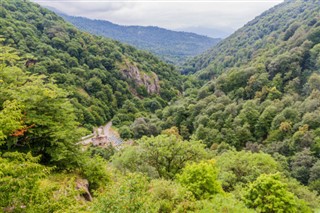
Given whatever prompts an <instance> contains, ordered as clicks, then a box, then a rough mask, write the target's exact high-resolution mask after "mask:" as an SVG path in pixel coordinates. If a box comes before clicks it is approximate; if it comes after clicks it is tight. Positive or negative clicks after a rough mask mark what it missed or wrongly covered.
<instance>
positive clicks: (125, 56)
mask: <svg viewBox="0 0 320 213" xmlns="http://www.w3.org/2000/svg"><path fill="white" fill-rule="evenodd" d="M0 13H1V14H0V22H1V26H0V35H1V36H2V37H4V38H5V41H4V45H10V46H11V47H14V48H16V49H17V50H18V51H19V52H20V55H21V56H22V57H23V58H24V60H25V64H24V65H23V66H25V68H26V69H27V70H28V71H29V72H31V73H34V74H43V75H45V76H49V77H52V78H54V79H55V82H56V83H57V84H58V85H59V86H60V87H62V88H64V89H66V90H67V91H68V93H69V97H70V98H71V102H72V103H73V105H74V106H75V107H76V113H77V118H78V120H79V121H80V122H81V123H82V124H83V125H85V126H86V127H91V126H92V125H101V124H103V123H105V122H106V121H108V120H110V119H111V118H112V117H113V116H114V115H115V114H116V113H117V111H118V109H120V108H122V106H124V105H126V106H128V105H132V102H131V101H133V102H134V103H135V105H137V106H139V107H138V108H139V113H140V116H141V114H143V113H148V112H151V111H154V110H155V109H159V108H162V107H163V106H165V105H166V103H167V101H169V100H170V99H171V98H173V97H175V96H177V95H178V93H179V90H180V89H181V86H180V85H181V77H180V75H179V73H178V71H176V69H175V68H174V67H173V66H171V65H167V64H165V63H164V62H162V61H160V60H159V59H157V58H156V57H154V56H153V55H151V54H149V53H147V52H143V51H138V50H136V49H135V48H133V47H131V46H128V45H124V44H121V43H119V42H116V41H112V40H110V39H106V38H102V37H97V36H93V35H90V34H88V33H84V32H81V31H79V30H78V29H76V28H75V27H73V26H72V25H71V24H68V23H66V22H65V21H64V20H63V19H62V18H61V17H59V16H57V15H56V14H54V13H53V12H51V11H49V10H48V9H45V8H42V7H40V6H39V5H37V4H33V3H30V2H28V1H21V0H14V1H11V0H10V1H8V0H4V1H1V10H0ZM130 100H131V101H130ZM127 108H128V107H125V108H124V110H123V111H124V114H125V113H126V110H130V109H127ZM134 117H135V115H131V117H128V116H127V117H122V120H123V121H124V120H126V121H130V120H131V121H133V120H134Z"/></svg>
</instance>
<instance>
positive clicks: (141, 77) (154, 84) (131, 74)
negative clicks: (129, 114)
mask: <svg viewBox="0 0 320 213" xmlns="http://www.w3.org/2000/svg"><path fill="white" fill-rule="evenodd" d="M126 65H127V67H126V68H125V69H123V70H122V73H123V75H124V76H125V77H126V78H128V79H131V80H133V82H134V83H135V84H137V85H138V86H144V87H145V89H146V91H147V92H148V94H153V93H157V94H158V93H159V91H160V84H159V78H158V76H157V74H155V73H154V72H150V73H148V74H147V73H143V72H141V71H140V70H139V69H138V67H136V66H134V65H132V64H128V63H126Z"/></svg>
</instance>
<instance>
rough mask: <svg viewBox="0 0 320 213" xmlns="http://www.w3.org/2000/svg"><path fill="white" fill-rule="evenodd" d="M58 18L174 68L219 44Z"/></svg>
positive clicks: (151, 30) (185, 35)
mask: <svg viewBox="0 0 320 213" xmlns="http://www.w3.org/2000/svg"><path fill="white" fill-rule="evenodd" d="M58 14H59V15H60V16H61V17H63V18H64V19H65V20H66V21H68V22H70V23H72V24H73V25H74V26H76V27H78V28H79V29H81V30H84V31H86V32H89V33H92V34H94V35H99V36H104V37H107V38H112V39H115V40H117V41H120V42H124V43H127V44H130V45H133V46H135V47H137V48H139V49H142V50H147V51H150V52H152V53H154V54H156V55H157V56H159V57H160V58H161V59H163V60H164V61H166V62H169V63H173V64H178V65H181V64H183V63H184V62H185V61H186V60H187V59H188V58H190V57H192V56H196V55H198V54H201V53H203V52H204V51H206V50H208V49H209V48H212V47H213V46H214V45H216V44H217V43H218V42H219V41H220V40H221V39H219V38H210V37H207V36H202V35H198V34H195V33H188V32H176V31H172V30H166V29H163V28H159V27H152V26H149V27H143V26H122V25H117V24H113V23H111V22H109V21H103V20H91V19H88V18H83V17H76V16H68V15H66V14H63V13H58Z"/></svg>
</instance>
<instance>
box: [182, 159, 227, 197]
mask: <svg viewBox="0 0 320 213" xmlns="http://www.w3.org/2000/svg"><path fill="white" fill-rule="evenodd" d="M217 176H218V169H217V168H216V166H215V161H214V160H210V161H201V162H199V163H191V164H187V165H186V167H185V168H183V169H182V173H181V174H178V175H177V181H178V182H179V183H181V184H182V185H183V186H184V187H186V188H187V189H188V190H189V191H191V192H192V193H193V195H194V196H195V198H196V199H198V200H200V199H207V198H209V197H211V196H212V195H215V194H221V193H223V190H222V187H221V184H220V183H219V181H218V180H217Z"/></svg>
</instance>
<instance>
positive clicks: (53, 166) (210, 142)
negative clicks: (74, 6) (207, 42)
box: [0, 0, 320, 213]
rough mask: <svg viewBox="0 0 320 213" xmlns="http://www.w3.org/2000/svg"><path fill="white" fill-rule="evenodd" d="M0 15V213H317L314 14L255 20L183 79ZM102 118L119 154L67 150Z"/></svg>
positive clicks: (110, 45)
mask: <svg viewBox="0 0 320 213" xmlns="http://www.w3.org/2000/svg"><path fill="white" fill-rule="evenodd" d="M2 6H3V8H2V9H1V10H0V11H1V14H0V17H1V23H3V24H1V28H0V33H1V35H2V38H1V39H0V48H1V52H0V209H1V210H0V211H1V212H27V213H29V212H30V213H34V212H63V213H64V212H70V213H73V212H101V213H102V212H119V213H127V212H154V213H160V212H161V213H163V212H165V213H169V212H181V213H182V212H205V213H207V212H208V213H209V212H210V213H211V212H217V213H218V212H232V213H238V212H248V213H251V212H258V213H260V212H266V213H270V212H294V213H295V212H297V213H298V212H299V213H300V212H303V213H309V212H318V211H319V209H320V206H319V204H320V198H319V193H320V181H319V180H320V159H319V155H320V122H319V121H320V117H319V115H320V113H319V111H320V101H319V100H320V40H319V38H320V17H319V14H318V13H317V11H319V10H320V5H319V3H318V1H314V0H306V1H300V0H296V1H286V2H284V3H282V4H280V5H278V6H276V7H275V8H273V9H271V10H269V11H267V12H265V13H264V14H263V15H262V16H260V17H258V18H256V19H255V20H254V21H252V22H251V23H250V24H248V25H246V26H245V27H244V28H242V29H240V30H239V31H237V32H235V34H233V35H232V36H231V37H230V38H228V39H227V40H226V41H224V42H222V43H221V44H220V45H222V46H224V47H225V49H224V52H221V55H220V54H219V55H216V56H214V52H216V51H217V50H216V49H213V50H212V51H211V54H210V53H207V55H208V56H210V57H212V59H210V62H208V64H209V65H208V66H207V65H200V64H202V62H199V67H201V68H202V69H201V70H200V71H198V72H196V73H195V74H194V75H190V76H188V77H182V76H180V75H179V73H178V72H177V71H175V69H174V67H172V66H170V65H167V64H165V63H164V62H161V61H160V60H158V59H157V58H156V57H154V56H152V55H150V54H148V53H145V52H141V51H137V50H135V49H134V48H133V47H130V46H126V45H123V44H120V43H118V42H114V41H111V40H107V39H105V38H101V37H95V36H92V35H89V34H86V33H83V32H81V31H78V30H76V29H75V28H74V27H72V26H71V25H69V24H67V23H66V22H64V21H63V20H62V19H61V18H59V17H58V16H56V15H55V14H53V13H52V12H50V11H48V10H46V9H43V8H41V7H40V6H38V5H36V4H34V3H30V2H28V1H22V0H15V1H11V0H10V1H9V0H3V3H2ZM280 15H281V17H282V18H281V23H282V22H283V23H285V22H286V23H287V25H288V26H287V25H286V24H283V25H280V24H279V26H280V27H283V26H287V27H283V28H281V29H280V28H276V29H274V30H271V31H270V32H268V33H267V32H265V29H268V26H270V25H273V24H274V23H277V20H278V21H280V19H279V16H280ZM295 23H296V25H294V24H295ZM262 24H263V27H262V26H261V27H258V26H260V25H262ZM290 26H295V27H293V28H290ZM248 28H250V29H251V30H250V32H251V34H250V35H254V34H260V33H261V37H266V38H268V39H266V40H264V39H261V40H260V42H261V43H260V45H261V46H254V45H255V42H253V43H252V42H250V40H251V38H252V37H251V36H250V35H246V34H247V33H249V32H247V31H246V29H248ZM295 28H296V29H295ZM288 29H294V30H288ZM264 33H265V34H264ZM236 37H243V39H244V40H243V41H241V42H243V43H241V45H245V46H246V48H245V49H248V50H249V49H250V50H252V51H253V52H252V53H254V54H253V55H251V56H250V57H249V56H243V57H242V56H241V57H240V55H241V54H240V53H241V51H244V50H242V48H240V47H236V46H233V45H238V43H239V42H235V44H233V43H232V42H230V40H232V38H236ZM272 38H274V39H272ZM274 42H275V44H276V45H274ZM228 45H229V46H228ZM219 48H221V47H219V46H218V47H217V49H218V50H219ZM233 50H237V51H235V52H234V53H232V54H231V52H232V51H233ZM225 53H228V54H225ZM229 54H231V55H229ZM237 54H240V55H238V56H239V58H238V59H237V61H234V62H232V63H231V62H230V64H228V65H226V64H224V61H225V60H227V59H228V57H229V56H230V57H235V58H237ZM211 55H212V56H211ZM203 57H204V58H205V55H204V56H203ZM219 58H220V59H219ZM249 58H250V60H249ZM246 60H247V62H245V61H246ZM194 67H196V66H194ZM216 68H217V69H216ZM192 72H193V71H192ZM157 82H158V83H157ZM109 119H112V121H113V123H114V124H115V125H116V127H117V128H118V131H119V133H120V135H121V137H122V138H123V139H129V140H128V142H127V143H124V144H122V145H121V146H117V147H114V146H112V145H108V144H106V145H100V146H93V145H91V144H89V145H86V146H82V145H80V144H79V143H77V142H78V141H79V140H80V137H81V136H83V135H85V134H86V133H88V129H91V127H93V126H96V125H99V124H101V123H104V122H107V121H108V120H109Z"/></svg>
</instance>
